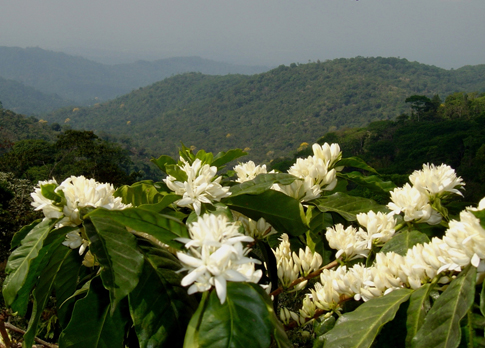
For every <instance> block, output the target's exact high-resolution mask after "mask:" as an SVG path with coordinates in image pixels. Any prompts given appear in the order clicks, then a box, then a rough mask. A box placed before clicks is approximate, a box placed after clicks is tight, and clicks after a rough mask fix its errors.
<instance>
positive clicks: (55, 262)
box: [24, 245, 75, 348]
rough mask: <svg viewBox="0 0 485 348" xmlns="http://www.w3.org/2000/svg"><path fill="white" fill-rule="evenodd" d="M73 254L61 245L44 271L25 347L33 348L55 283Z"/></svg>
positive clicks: (35, 298) (35, 299) (37, 288)
mask: <svg viewBox="0 0 485 348" xmlns="http://www.w3.org/2000/svg"><path fill="white" fill-rule="evenodd" d="M72 252H73V250H72V249H70V248H68V247H66V246H64V245H59V246H58V247H57V248H56V249H55V252H54V253H53V255H52V257H51V258H50V261H49V263H48V264H47V267H45V268H44V269H43V270H42V273H41V275H40V277H39V282H38V284H37V286H36V288H35V290H34V292H33V298H34V304H33V307H32V315H31V317H30V320H29V326H28V328H27V331H26V332H25V335H24V347H28V348H30V347H32V344H33V343H34V337H35V336H36V334H37V327H38V325H39V321H40V318H41V315H42V312H43V311H44V308H45V306H46V305H47V302H48V301H49V298H50V295H51V293H52V291H53V290H54V282H55V280H56V278H57V276H58V274H59V271H60V270H61V269H62V266H63V264H64V262H65V261H66V260H67V259H68V258H69V255H70V254H71V253H72ZM74 252H75V251H74Z"/></svg>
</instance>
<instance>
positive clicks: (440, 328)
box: [412, 266, 477, 348]
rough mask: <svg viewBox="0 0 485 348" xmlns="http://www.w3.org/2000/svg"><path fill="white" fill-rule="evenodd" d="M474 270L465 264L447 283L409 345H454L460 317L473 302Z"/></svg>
mask: <svg viewBox="0 0 485 348" xmlns="http://www.w3.org/2000/svg"><path fill="white" fill-rule="evenodd" d="M476 273H477V269H476V268H475V267H473V266H468V267H467V268H466V269H465V270H463V271H462V272H461V273H460V275H459V276H458V277H457V278H456V279H454V280H453V281H452V282H451V283H450V284H449V285H448V287H447V288H446V290H445V291H444V292H443V293H442V294H441V296H440V297H439V298H438V299H437V300H436V302H435V303H434V304H433V307H431V309H430V311H429V312H428V315H427V316H426V317H425V319H424V323H423V325H422V326H421V328H420V329H419V331H418V332H417V334H416V336H414V338H413V340H412V347H413V348H429V347H450V348H451V347H457V346H458V344H459V343H460V337H461V330H460V320H461V319H462V318H463V317H464V316H465V314H466V313H467V311H468V309H469V308H470V306H471V305H472V304H473V302H474V297H475V281H476V280H475V278H476Z"/></svg>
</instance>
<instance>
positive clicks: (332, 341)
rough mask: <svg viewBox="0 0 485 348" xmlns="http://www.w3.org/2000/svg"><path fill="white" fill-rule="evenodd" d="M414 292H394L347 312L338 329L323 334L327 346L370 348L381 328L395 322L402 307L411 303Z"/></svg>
mask: <svg viewBox="0 0 485 348" xmlns="http://www.w3.org/2000/svg"><path fill="white" fill-rule="evenodd" d="M412 292H413V291H412V290H409V289H399V290H395V291H393V292H391V293H389V294H387V295H385V296H383V297H378V298H374V299H371V300H369V301H368V302H365V303H364V304H362V305H361V306H359V307H358V308H357V309H356V310H354V311H353V312H349V313H345V314H344V315H342V316H341V317H340V318H339V319H338V320H337V323H336V324H335V327H334V328H333V329H332V330H330V331H329V332H328V333H326V334H325V335H324V338H325V346H324V347H329V348H331V347H346V348H364V347H370V346H371V345H372V342H374V339H375V338H376V336H377V334H378V333H379V330H380V329H381V327H382V326H383V325H384V324H386V323H387V322H389V321H391V320H392V319H394V317H395V315H396V313H397V311H398V309H399V306H400V305H401V303H403V302H406V301H407V300H408V298H409V296H411V293H412Z"/></svg>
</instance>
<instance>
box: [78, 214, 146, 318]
mask: <svg viewBox="0 0 485 348" xmlns="http://www.w3.org/2000/svg"><path fill="white" fill-rule="evenodd" d="M90 220H91V221H86V220H85V222H84V229H85V231H86V234H87V236H88V238H89V240H90V242H91V244H90V251H91V252H92V254H93V255H94V256H95V257H96V258H97V260H98V262H99V264H100V265H101V267H102V268H101V272H100V273H101V279H102V280H103V284H104V286H105V287H106V289H108V290H109V292H110V299H111V310H112V311H113V310H114V309H115V308H116V306H117V305H118V303H119V302H120V301H121V300H122V299H123V298H124V297H125V296H127V295H128V294H129V293H130V292H131V291H132V290H133V289H134V288H135V287H136V286H137V284H138V279H139V275H140V273H141V270H142V267H143V254H142V253H141V252H140V251H139V250H138V248H137V242H136V238H135V236H133V235H132V234H131V233H130V232H128V231H127V230H126V228H125V226H123V225H121V224H119V223H117V222H115V221H114V220H111V219H107V218H104V217H99V216H96V215H91V216H90Z"/></svg>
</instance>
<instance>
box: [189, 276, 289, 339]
mask: <svg viewBox="0 0 485 348" xmlns="http://www.w3.org/2000/svg"><path fill="white" fill-rule="evenodd" d="M201 305H202V306H203V307H204V308H203V312H202V313H201V315H200V317H196V320H197V323H198V326H197V328H196V330H195V331H196V333H195V335H192V336H191V337H190V335H189V337H187V336H186V339H185V341H186V342H185V345H184V346H185V347H194V346H197V347H201V348H202V347H211V348H218V347H225V348H226V347H227V348H228V347H232V348H247V347H251V348H253V347H254V348H257V347H264V348H266V347H269V345H270V343H271V337H272V336H273V337H274V338H275V339H276V341H277V343H278V345H279V346H280V347H288V348H289V347H291V346H292V345H291V343H290V342H289V341H288V338H287V337H286V334H285V332H284V330H283V327H282V325H281V323H279V321H278V319H277V318H276V315H275V313H274V311H273V308H272V303H271V301H270V300H269V298H268V295H266V293H265V292H264V290H263V289H262V288H261V287H260V286H259V285H257V284H252V283H234V282H228V283H227V298H226V301H225V302H224V303H223V304H221V302H220V300H219V298H218V297H217V294H216V292H215V291H212V292H211V293H210V295H209V296H208V298H207V303H204V302H202V303H201ZM189 334H190V332H189ZM190 338H192V339H193V340H194V341H195V342H189V339H190Z"/></svg>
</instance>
